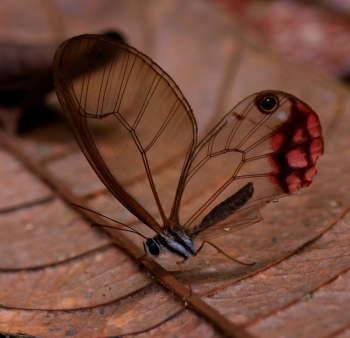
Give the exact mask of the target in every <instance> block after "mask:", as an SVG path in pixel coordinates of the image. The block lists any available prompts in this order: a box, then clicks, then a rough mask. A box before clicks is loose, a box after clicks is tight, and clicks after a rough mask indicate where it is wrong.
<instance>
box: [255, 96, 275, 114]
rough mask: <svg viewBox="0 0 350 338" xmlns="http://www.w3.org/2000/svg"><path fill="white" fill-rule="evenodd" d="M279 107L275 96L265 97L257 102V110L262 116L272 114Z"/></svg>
mask: <svg viewBox="0 0 350 338" xmlns="http://www.w3.org/2000/svg"><path fill="white" fill-rule="evenodd" d="M278 106H279V102H278V99H277V97H276V96H274V95H266V96H264V97H262V98H261V99H260V100H259V101H258V108H259V110H260V111H261V112H262V113H264V114H271V113H273V112H274V111H275V110H276V109H277V108H278Z"/></svg>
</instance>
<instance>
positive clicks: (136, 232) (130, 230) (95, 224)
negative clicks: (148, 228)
mask: <svg viewBox="0 0 350 338" xmlns="http://www.w3.org/2000/svg"><path fill="white" fill-rule="evenodd" d="M71 205H73V206H75V207H78V208H80V209H84V210H86V211H90V212H92V213H94V214H96V215H99V216H101V217H104V218H107V219H109V220H110V221H112V222H115V223H118V224H120V225H124V226H125V227H127V228H129V230H128V229H121V228H116V227H113V226H111V225H103V224H97V223H94V224H91V226H92V227H93V226H99V227H101V228H111V229H115V230H122V231H128V232H133V233H135V234H138V235H140V236H141V237H143V238H145V239H148V238H147V237H146V236H144V235H142V234H141V233H140V232H138V231H137V230H135V229H133V228H132V227H131V226H129V225H127V224H124V223H121V222H118V221H116V220H115V219H113V218H110V217H108V216H105V215H103V214H100V213H99V212H97V211H94V210H91V209H88V208H85V207H83V206H81V205H78V204H74V203H71Z"/></svg>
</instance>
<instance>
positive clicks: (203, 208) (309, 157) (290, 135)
mask: <svg viewBox="0 0 350 338" xmlns="http://www.w3.org/2000/svg"><path fill="white" fill-rule="evenodd" d="M269 93H270V94H273V95H274V96H276V97H278V99H279V107H278V108H277V109H276V110H275V111H274V112H273V113H272V114H266V113H265V114H264V113H262V112H261V111H260V110H259V109H258V108H257V106H256V102H257V99H258V98H259V97H262V96H263V95H267V94H269ZM322 152H323V141H322V135H321V127H320V124H319V121H318V117H317V115H316V114H315V113H314V112H313V111H312V110H311V109H310V108H309V107H308V106H306V105H305V104H304V103H302V102H301V101H300V100H298V99H296V98H295V97H294V96H292V95H289V94H285V93H282V92H278V91H266V92H262V93H259V94H255V95H252V96H250V97H248V98H246V99H245V100H243V101H242V102H241V103H240V104H238V105H237V106H236V107H235V108H234V109H233V110H232V111H231V112H230V113H228V114H227V115H226V116H225V117H224V118H223V120H222V121H221V122H220V123H219V124H218V125H217V126H216V127H215V128H214V129H213V130H212V131H211V132H210V133H209V134H208V135H207V137H206V138H204V140H203V141H202V142H201V143H200V144H199V145H198V147H197V148H196V151H195V156H194V159H193V161H192V162H191V166H190V168H189V172H188V176H187V180H186V185H185V189H184V193H183V196H182V200H181V204H180V211H179V215H180V224H183V225H184V226H185V227H187V228H193V227H195V226H197V225H198V224H200V222H201V220H202V219H203V218H204V216H205V215H206V214H207V213H208V212H209V211H211V210H212V209H213V208H214V207H215V206H216V205H218V204H219V203H221V202H222V201H224V200H226V199H227V198H228V197H230V196H232V195H233V194H234V193H235V192H237V191H238V190H239V189H241V188H242V187H243V186H245V185H246V184H247V183H248V182H253V183H254V194H253V197H252V198H251V200H250V201H249V202H248V203H247V204H246V205H245V206H244V207H243V208H242V210H241V211H239V212H238V213H237V216H239V214H240V213H241V215H244V213H243V212H244V210H246V209H250V210H248V211H246V212H245V214H246V215H247V216H244V217H243V218H245V217H247V222H246V223H247V224H251V223H252V222H255V219H259V217H260V216H257V215H259V214H258V209H259V208H260V207H261V205H262V204H263V203H265V202H268V201H271V200H273V199H276V198H278V197H281V196H283V195H287V194H294V193H297V192H298V191H299V189H300V188H303V187H306V186H307V185H309V184H310V183H311V181H312V178H313V176H314V174H315V173H316V170H315V162H316V160H317V158H318V156H320V155H321V154H322ZM252 215H255V216H252ZM252 220H253V221H252ZM228 224H231V225H230V226H229V225H228ZM235 224H236V225H235ZM242 226H244V220H236V216H233V219H232V221H230V220H229V219H227V220H225V221H223V222H222V224H218V225H217V226H214V227H213V231H214V230H218V229H220V228H221V229H223V228H225V227H228V228H229V227H233V228H236V227H238V228H240V227H242ZM228 228H227V230H225V231H228ZM208 231H209V230H208ZM225 231H224V230H222V232H225ZM213 233H214V232H213ZM217 233H218V231H215V234H217ZM205 236H207V235H205Z"/></svg>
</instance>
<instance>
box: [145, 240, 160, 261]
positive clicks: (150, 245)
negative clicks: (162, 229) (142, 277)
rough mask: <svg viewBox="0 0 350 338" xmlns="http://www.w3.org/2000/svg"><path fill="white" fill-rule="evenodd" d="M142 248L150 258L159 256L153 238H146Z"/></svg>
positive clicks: (158, 250) (157, 246)
mask: <svg viewBox="0 0 350 338" xmlns="http://www.w3.org/2000/svg"><path fill="white" fill-rule="evenodd" d="M144 247H145V250H146V252H147V254H149V255H150V256H153V257H157V256H158V255H159V254H160V248H159V245H158V243H157V242H156V240H155V239H154V238H148V239H147V241H146V243H145V244H144Z"/></svg>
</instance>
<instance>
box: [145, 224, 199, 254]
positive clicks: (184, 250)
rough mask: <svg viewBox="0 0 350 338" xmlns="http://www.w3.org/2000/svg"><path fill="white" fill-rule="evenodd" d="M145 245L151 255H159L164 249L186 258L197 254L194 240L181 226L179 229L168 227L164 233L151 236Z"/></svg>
mask: <svg viewBox="0 0 350 338" xmlns="http://www.w3.org/2000/svg"><path fill="white" fill-rule="evenodd" d="M143 245H144V248H145V251H146V252H147V254H148V255H149V256H151V257H157V256H158V255H159V254H160V253H161V252H162V251H169V252H171V253H173V254H175V255H178V256H181V257H183V258H184V259H185V260H186V259H188V258H190V257H193V256H196V255H197V253H196V250H195V248H194V243H193V240H192V239H191V237H190V236H189V235H188V234H187V233H186V232H185V231H183V230H182V229H181V228H179V231H174V230H171V229H167V230H165V232H164V235H163V234H158V235H156V236H154V237H153V238H149V239H148V240H147V241H146V242H145V243H143Z"/></svg>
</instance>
